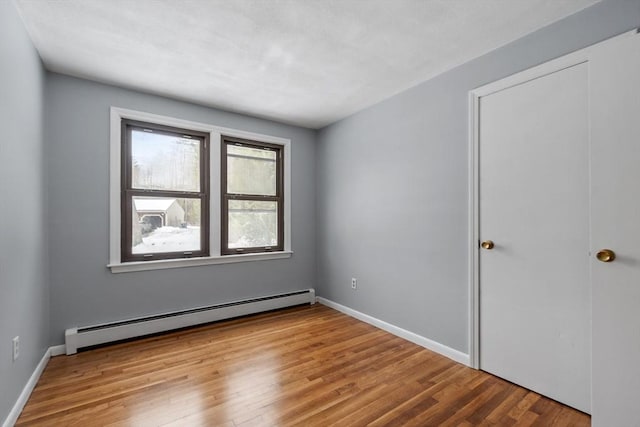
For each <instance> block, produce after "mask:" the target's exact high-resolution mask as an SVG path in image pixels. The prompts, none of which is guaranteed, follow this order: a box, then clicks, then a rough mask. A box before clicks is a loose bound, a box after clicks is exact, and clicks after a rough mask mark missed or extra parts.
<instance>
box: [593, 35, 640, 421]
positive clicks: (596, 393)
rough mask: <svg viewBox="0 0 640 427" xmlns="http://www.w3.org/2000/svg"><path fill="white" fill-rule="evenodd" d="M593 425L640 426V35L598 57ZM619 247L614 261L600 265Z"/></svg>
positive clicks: (595, 57) (595, 71)
mask: <svg viewBox="0 0 640 427" xmlns="http://www.w3.org/2000/svg"><path fill="white" fill-rule="evenodd" d="M589 80H590V87H591V111H592V120H591V139H592V147H593V148H592V150H593V158H592V182H591V188H592V192H591V197H592V204H593V211H592V212H593V225H592V238H593V246H592V252H593V255H594V257H593V258H592V261H591V263H592V265H591V267H592V270H591V271H592V279H593V418H592V421H593V425H594V426H612V427H616V426H625V427H626V426H640V35H633V36H628V37H622V38H618V39H614V40H612V41H611V42H610V43H608V44H607V45H605V46H603V47H602V48H601V49H597V50H594V51H593V53H592V56H591V68H590V74H589ZM601 249H611V250H613V251H614V253H615V255H616V258H615V260H613V261H612V262H601V261H598V260H597V258H596V257H595V255H596V254H597V252H598V251H600V250H601Z"/></svg>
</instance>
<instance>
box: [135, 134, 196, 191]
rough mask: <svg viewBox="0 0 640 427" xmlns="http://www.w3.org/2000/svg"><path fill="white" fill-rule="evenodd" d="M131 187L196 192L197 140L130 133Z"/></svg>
mask: <svg viewBox="0 0 640 427" xmlns="http://www.w3.org/2000/svg"><path fill="white" fill-rule="evenodd" d="M131 156H132V169H133V170H132V171H131V176H132V186H133V188H140V189H145V190H146V189H150V190H174V191H200V140H199V139H189V138H184V137H180V136H177V135H175V136H171V135H162V134H159V133H153V132H144V131H141V130H132V131H131Z"/></svg>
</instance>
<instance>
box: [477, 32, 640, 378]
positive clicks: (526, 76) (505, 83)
mask: <svg viewBox="0 0 640 427" xmlns="http://www.w3.org/2000/svg"><path fill="white" fill-rule="evenodd" d="M637 33H638V30H632V31H628V32H626V33H623V34H620V35H618V36H615V37H612V38H610V39H607V40H605V41H603V42H600V43H597V44H595V45H593V46H589V47H586V48H584V49H581V50H578V51H576V52H573V53H569V54H567V55H565V56H562V57H560V58H557V59H553V60H551V61H548V62H545V63H543V64H540V65H538V66H535V67H532V68H529V69H527V70H524V71H521V72H519V73H516V74H513V75H511V76H508V77H505V78H503V79H500V80H498V81H495V82H493V83H489V84H486V85H484V86H481V87H479V88H476V89H473V90H472V91H470V92H469V188H468V191H469V205H468V206H469V236H468V237H469V361H470V366H471V367H472V368H475V369H479V368H480V275H479V258H480V253H479V246H480V245H479V242H480V240H479V239H480V236H479V178H480V176H479V158H478V149H479V146H478V144H479V138H478V135H479V115H480V108H479V106H480V98H482V97H483V96H487V95H491V94H493V93H496V92H499V91H502V90H505V89H508V88H510V87H513V86H516V85H520V84H523V83H526V82H528V81H531V80H534V79H537V78H539V77H542V76H545V75H548V74H551V73H554V72H557V71H560V70H564V69H566V68H569V67H573V66H575V65H578V64H581V63H584V62H588V61H589V57H590V53H591V51H592V49H594V48H595V47H597V48H601V47H602V46H603V45H604V44H606V43H610V42H611V41H613V40H617V39H618V38H620V37H630V36H633V35H635V34H637Z"/></svg>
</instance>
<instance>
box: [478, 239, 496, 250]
mask: <svg viewBox="0 0 640 427" xmlns="http://www.w3.org/2000/svg"><path fill="white" fill-rule="evenodd" d="M480 246H482V249H487V250H489V249H493V247H494V246H495V245H494V244H493V240H485V241H484V242H482V243H480Z"/></svg>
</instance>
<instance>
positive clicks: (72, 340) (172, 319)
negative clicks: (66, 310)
mask: <svg viewBox="0 0 640 427" xmlns="http://www.w3.org/2000/svg"><path fill="white" fill-rule="evenodd" d="M315 302H316V293H315V290H314V289H306V290H303V291H296V292H289V293H286V294H278V295H270V296H266V297H261V298H253V299H247V300H242V301H234V302H229V303H224V304H217V305H211V306H207V307H199V308H194V309H190V310H183V311H176V312H171V313H165V314H158V315H153V316H147V317H140V318H136V319H130V320H123V321H119V322H112V323H105V324H102V325H95V326H85V327H78V328H70V329H67V330H66V331H65V346H66V352H67V354H75V353H77V352H78V349H80V348H84V347H91V346H94V345H98V344H105V343H110V342H115V341H121V340H126V339H129V338H135V337H141V336H144V335H150V334H156V333H158V332H165V331H171V330H174V329H180V328H186V327H188V326H195V325H201V324H203V323H209V322H215V321H217V320H224V319H231V318H234V317H239V316H246V315H248V314H255V313H261V312H264V311H269V310H276V309H278V308H285V307H291V306H294V305H301V304H315Z"/></svg>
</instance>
